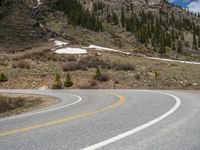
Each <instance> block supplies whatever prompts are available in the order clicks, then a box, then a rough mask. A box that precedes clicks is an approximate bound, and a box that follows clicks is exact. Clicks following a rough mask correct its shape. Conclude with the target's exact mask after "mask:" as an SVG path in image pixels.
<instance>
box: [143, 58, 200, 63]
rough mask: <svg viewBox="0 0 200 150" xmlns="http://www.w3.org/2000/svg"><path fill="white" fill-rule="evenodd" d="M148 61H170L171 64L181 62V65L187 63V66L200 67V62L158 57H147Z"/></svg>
mask: <svg viewBox="0 0 200 150" xmlns="http://www.w3.org/2000/svg"><path fill="white" fill-rule="evenodd" d="M145 58H148V59H153V60H161V61H170V62H179V63H185V64H194V65H200V62H193V61H182V60H173V59H164V58H156V57H146V56H145Z"/></svg>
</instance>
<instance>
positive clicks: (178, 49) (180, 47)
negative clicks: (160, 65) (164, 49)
mask: <svg viewBox="0 0 200 150" xmlns="http://www.w3.org/2000/svg"><path fill="white" fill-rule="evenodd" d="M182 49H183V46H182V43H181V41H180V40H179V41H178V48H177V52H178V53H182V51H183V50H182Z"/></svg>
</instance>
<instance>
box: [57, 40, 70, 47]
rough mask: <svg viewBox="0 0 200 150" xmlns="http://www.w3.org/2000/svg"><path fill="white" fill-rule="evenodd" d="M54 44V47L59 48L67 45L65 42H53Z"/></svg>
mask: <svg viewBox="0 0 200 150" xmlns="http://www.w3.org/2000/svg"><path fill="white" fill-rule="evenodd" d="M54 43H55V46H59V47H62V46H65V45H67V44H68V43H67V42H63V41H59V40H55V41H54Z"/></svg>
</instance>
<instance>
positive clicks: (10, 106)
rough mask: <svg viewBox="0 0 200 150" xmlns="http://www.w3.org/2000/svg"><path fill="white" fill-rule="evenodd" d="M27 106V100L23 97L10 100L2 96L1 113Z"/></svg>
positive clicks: (0, 101)
mask: <svg viewBox="0 0 200 150" xmlns="http://www.w3.org/2000/svg"><path fill="white" fill-rule="evenodd" d="M23 106H25V99H24V98H21V97H17V98H10V97H5V96H0V113H4V112H6V111H9V110H14V109H16V108H19V107H23Z"/></svg>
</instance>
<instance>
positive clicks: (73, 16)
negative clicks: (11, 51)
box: [45, 0, 200, 57]
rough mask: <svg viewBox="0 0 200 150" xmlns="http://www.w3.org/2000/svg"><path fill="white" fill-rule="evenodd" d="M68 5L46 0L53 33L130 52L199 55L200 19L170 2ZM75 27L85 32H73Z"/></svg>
mask: <svg viewBox="0 0 200 150" xmlns="http://www.w3.org/2000/svg"><path fill="white" fill-rule="evenodd" d="M68 2H69V4H67V3H66V2H64V1H62V0H58V1H51V0H47V2H46V3H45V4H47V5H48V6H49V7H50V8H51V10H52V12H51V13H50V15H49V16H48V17H47V18H46V26H47V28H49V29H50V30H52V31H54V32H58V33H62V34H65V35H66V36H70V37H73V38H75V39H76V40H77V41H79V43H82V44H91V43H97V44H100V45H103V46H108V47H115V48H120V49H127V50H131V51H134V50H136V49H142V50H147V51H149V50H150V52H152V53H154V52H155V53H158V54H162V55H163V54H165V55H169V56H172V55H177V54H178V55H182V54H183V55H193V54H194V55H195V54H198V53H199V51H198V50H199V49H200V38H199V37H200V28H199V22H200V18H199V17H197V16H195V15H193V14H191V13H189V12H187V11H186V10H183V9H180V8H179V7H175V6H174V5H171V4H169V3H167V2H164V1H159V0H158V1H153V0H150V1H146V0H137V1H126V0H121V1H115V0H109V1H107V0H104V1H98V0H96V1H91V0H83V1H80V3H81V4H82V6H79V7H78V8H77V9H76V7H77V6H76V4H75V5H74V8H73V6H72V5H71V4H73V3H72V2H74V1H73V0H72V1H70V0H69V1H68ZM65 6H69V7H70V8H72V11H70V8H66V7H65ZM80 7H83V8H81V9H83V11H85V12H86V13H85V16H84V13H83V11H82V12H81V11H79V10H80ZM66 10H67V11H66ZM58 11H60V12H63V13H64V16H62V15H63V14H60V15H59V13H58ZM87 13H88V14H87ZM86 16H91V17H90V18H89V17H86ZM92 17H93V18H94V19H92ZM88 18H89V20H88V21H87V20H86V19H88ZM63 20H64V21H63ZM64 22H65V23H64ZM55 23H56V24H55ZM85 23H87V24H85ZM74 25H75V26H81V27H82V28H83V29H82V28H78V29H75V30H74V28H73V26H74ZM84 28H85V29H89V30H88V31H87V30H85V29H84ZM91 30H93V31H96V33H93V32H91ZM77 32H78V33H77ZM85 32H86V33H88V34H89V37H88V36H87V34H85ZM105 38H106V40H105ZM174 57H175V56H174Z"/></svg>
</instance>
